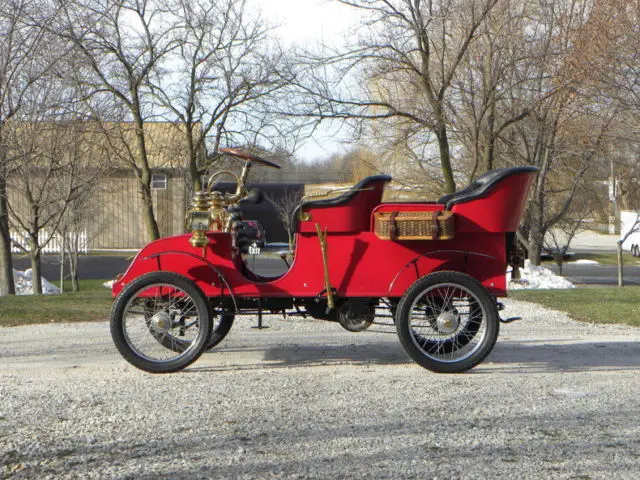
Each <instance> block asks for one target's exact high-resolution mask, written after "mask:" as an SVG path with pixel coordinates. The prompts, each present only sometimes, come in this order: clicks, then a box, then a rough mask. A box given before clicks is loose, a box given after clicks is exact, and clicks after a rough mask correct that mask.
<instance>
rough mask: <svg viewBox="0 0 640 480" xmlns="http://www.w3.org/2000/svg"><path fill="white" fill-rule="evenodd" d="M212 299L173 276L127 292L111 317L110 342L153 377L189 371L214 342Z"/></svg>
mask: <svg viewBox="0 0 640 480" xmlns="http://www.w3.org/2000/svg"><path fill="white" fill-rule="evenodd" d="M211 331H212V320H211V312H210V308H209V304H208V302H207V298H206V297H205V295H204V294H203V293H202V291H201V290H200V289H199V288H198V286H197V285H196V284H195V282H193V281H192V280H189V279H188V278H186V277H183V276H181V275H177V274H175V273H170V272H153V273H149V274H147V275H143V276H141V277H140V278H138V279H136V280H134V281H133V282H131V283H130V284H129V285H127V286H126V287H125V289H124V290H123V291H122V293H121V294H120V295H119V296H118V298H117V299H116V302H115V304H114V306H113V310H112V312H111V336H112V337H113V341H114V343H115V345H116V347H117V348H118V350H119V351H120V353H121V354H122V356H123V357H124V358H125V360H127V361H128V362H129V363H131V364H132V365H134V366H135V367H137V368H139V369H141V370H145V371H147V372H151V373H169V372H175V371H178V370H181V369H183V368H185V367H186V366H188V365H190V364H191V363H193V362H194V361H196V360H197V359H198V357H200V355H201V354H202V352H203V351H204V349H205V348H206V347H207V345H208V344H209V342H210V339H211Z"/></svg>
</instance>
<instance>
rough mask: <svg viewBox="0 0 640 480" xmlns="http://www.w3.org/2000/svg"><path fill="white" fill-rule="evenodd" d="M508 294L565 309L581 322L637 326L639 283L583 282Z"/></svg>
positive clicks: (639, 315) (638, 325) (639, 299)
mask: <svg viewBox="0 0 640 480" xmlns="http://www.w3.org/2000/svg"><path fill="white" fill-rule="evenodd" d="M509 297H511V298H515V299H517V300H526V301H529V302H534V303H538V304H540V305H543V306H545V307H548V308H551V309H554V310H561V311H564V312H567V313H568V314H569V315H570V316H571V317H572V318H574V319H576V320H580V321H584V322H594V323H621V324H625V325H633V326H636V327H640V287H636V286H633V287H632V286H629V287H623V288H618V287H600V286H598V287H596V286H585V287H577V288H572V289H567V290H515V291H510V292H509Z"/></svg>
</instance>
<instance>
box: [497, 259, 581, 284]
mask: <svg viewBox="0 0 640 480" xmlns="http://www.w3.org/2000/svg"><path fill="white" fill-rule="evenodd" d="M507 288H508V289H509V290H522V289H538V290H543V289H565V288H575V285H574V284H573V283H571V282H570V281H569V280H567V279H566V278H564V277H561V276H559V275H556V274H555V273H553V272H552V271H551V270H549V269H548V268H545V267H542V266H535V265H531V263H530V262H529V260H526V261H525V264H524V268H521V269H520V280H519V281H512V280H511V272H510V271H509V272H507Z"/></svg>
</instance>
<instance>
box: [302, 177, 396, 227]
mask: <svg viewBox="0 0 640 480" xmlns="http://www.w3.org/2000/svg"><path fill="white" fill-rule="evenodd" d="M389 181H391V177H390V176H389V175H373V176H371V177H366V178H364V179H363V180H361V181H360V182H358V183H357V184H356V185H354V186H353V187H351V189H350V190H349V191H347V192H345V193H343V194H342V195H339V196H337V197H334V198H329V199H325V200H311V201H308V202H304V203H303V204H302V205H301V207H300V212H301V213H302V217H303V218H308V220H302V221H301V222H300V225H299V228H298V231H299V232H300V233H310V232H313V233H315V232H316V229H315V224H316V223H318V224H320V227H321V228H322V229H323V230H324V229H325V228H326V229H327V231H329V232H338V233H346V232H358V231H364V230H369V221H370V217H371V212H372V210H373V209H374V208H375V207H376V206H377V205H378V204H379V203H380V202H381V200H382V195H383V193H384V186H385V184H386V183H387V182H389Z"/></svg>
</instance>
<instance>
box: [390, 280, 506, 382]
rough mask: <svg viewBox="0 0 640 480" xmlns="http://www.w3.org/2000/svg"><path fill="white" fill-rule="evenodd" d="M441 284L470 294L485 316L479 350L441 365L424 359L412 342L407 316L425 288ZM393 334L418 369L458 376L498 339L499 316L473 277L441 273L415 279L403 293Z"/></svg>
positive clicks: (475, 363) (479, 358)
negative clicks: (467, 291)
mask: <svg viewBox="0 0 640 480" xmlns="http://www.w3.org/2000/svg"><path fill="white" fill-rule="evenodd" d="M444 283H447V284H454V285H459V286H461V287H464V288H466V289H467V290H469V291H470V292H471V293H473V294H474V295H475V296H476V297H477V299H478V300H479V302H480V304H479V306H480V307H481V308H483V309H484V311H485V315H486V317H487V318H486V322H487V325H486V334H485V336H484V339H483V340H482V342H481V344H480V347H479V348H478V349H477V350H476V351H475V352H473V353H472V354H471V355H470V356H469V357H467V358H464V359H462V360H460V361H457V362H441V361H439V360H436V359H433V358H431V357H429V356H427V355H426V354H425V353H424V352H423V351H422V350H421V349H420V348H418V347H417V346H416V344H415V343H414V341H413V338H412V336H411V328H410V326H409V313H410V309H411V306H412V304H413V302H414V301H415V299H416V298H417V297H418V296H419V295H420V294H421V293H422V292H423V291H424V290H426V289H427V288H430V287H433V286H435V285H438V284H444ZM396 331H397V333H398V338H399V339H400V343H401V344H402V346H403V347H404V350H405V351H406V352H407V354H408V355H409V356H410V357H411V358H412V359H413V360H414V361H415V362H416V363H417V364H419V365H420V366H422V367H424V368H426V369H428V370H431V371H432V372H436V373H462V372H465V371H467V370H469V369H471V368H473V367H475V366H476V365H478V364H479V363H480V362H482V360H484V359H485V358H486V356H487V355H489V353H491V350H492V349H493V347H494V345H495V343H496V341H497V340H498V333H499V331H500V317H499V315H498V309H497V308H496V303H495V301H494V299H493V297H492V296H491V294H490V293H489V292H488V291H487V289H486V288H485V287H484V286H483V285H482V284H481V283H480V282H478V281H477V280H476V279H475V278H473V277H470V276H469V275H466V274H464V273H460V272H451V271H442V272H435V273H432V274H430V275H427V276H425V277H422V278H420V279H418V280H416V281H415V282H414V283H413V285H411V287H409V289H408V290H407V291H406V292H405V294H404V295H403V297H402V298H401V299H400V303H399V304H398V309H397V312H396Z"/></svg>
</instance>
